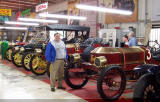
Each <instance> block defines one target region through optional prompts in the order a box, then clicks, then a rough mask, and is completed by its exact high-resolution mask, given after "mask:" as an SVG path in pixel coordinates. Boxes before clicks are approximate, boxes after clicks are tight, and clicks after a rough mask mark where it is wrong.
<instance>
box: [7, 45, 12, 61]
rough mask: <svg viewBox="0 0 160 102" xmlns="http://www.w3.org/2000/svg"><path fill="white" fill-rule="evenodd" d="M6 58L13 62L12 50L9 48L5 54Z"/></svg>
mask: <svg viewBox="0 0 160 102" xmlns="http://www.w3.org/2000/svg"><path fill="white" fill-rule="evenodd" d="M5 57H6V59H7V60H8V61H12V48H11V47H9V48H8V49H7V50H6V52H5Z"/></svg>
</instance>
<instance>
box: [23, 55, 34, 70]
mask: <svg viewBox="0 0 160 102" xmlns="http://www.w3.org/2000/svg"><path fill="white" fill-rule="evenodd" d="M30 53H32V52H25V53H24V54H23V56H22V66H23V68H24V69H25V70H26V71H30V69H28V68H27V67H26V66H25V64H24V59H25V57H26V56H27V55H28V54H30ZM29 63H30V62H29Z"/></svg>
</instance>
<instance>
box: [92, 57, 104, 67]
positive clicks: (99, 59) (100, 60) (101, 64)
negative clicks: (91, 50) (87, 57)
mask: <svg viewBox="0 0 160 102" xmlns="http://www.w3.org/2000/svg"><path fill="white" fill-rule="evenodd" d="M106 63H107V59H106V57H105V56H99V57H96V58H95V60H94V64H95V65H96V66H97V67H104V66H105V65H106Z"/></svg>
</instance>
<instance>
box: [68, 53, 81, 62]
mask: <svg viewBox="0 0 160 102" xmlns="http://www.w3.org/2000/svg"><path fill="white" fill-rule="evenodd" d="M80 59H81V56H80V54H78V53H75V54H72V55H70V57H69V60H70V61H71V62H79V61H80Z"/></svg>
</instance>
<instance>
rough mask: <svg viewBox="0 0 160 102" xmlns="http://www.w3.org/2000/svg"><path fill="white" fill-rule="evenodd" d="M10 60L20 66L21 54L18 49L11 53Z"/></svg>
mask: <svg viewBox="0 0 160 102" xmlns="http://www.w3.org/2000/svg"><path fill="white" fill-rule="evenodd" d="M12 62H13V64H14V65H16V66H17V67H22V54H21V53H20V52H19V51H17V52H14V53H13V54H12Z"/></svg>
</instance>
